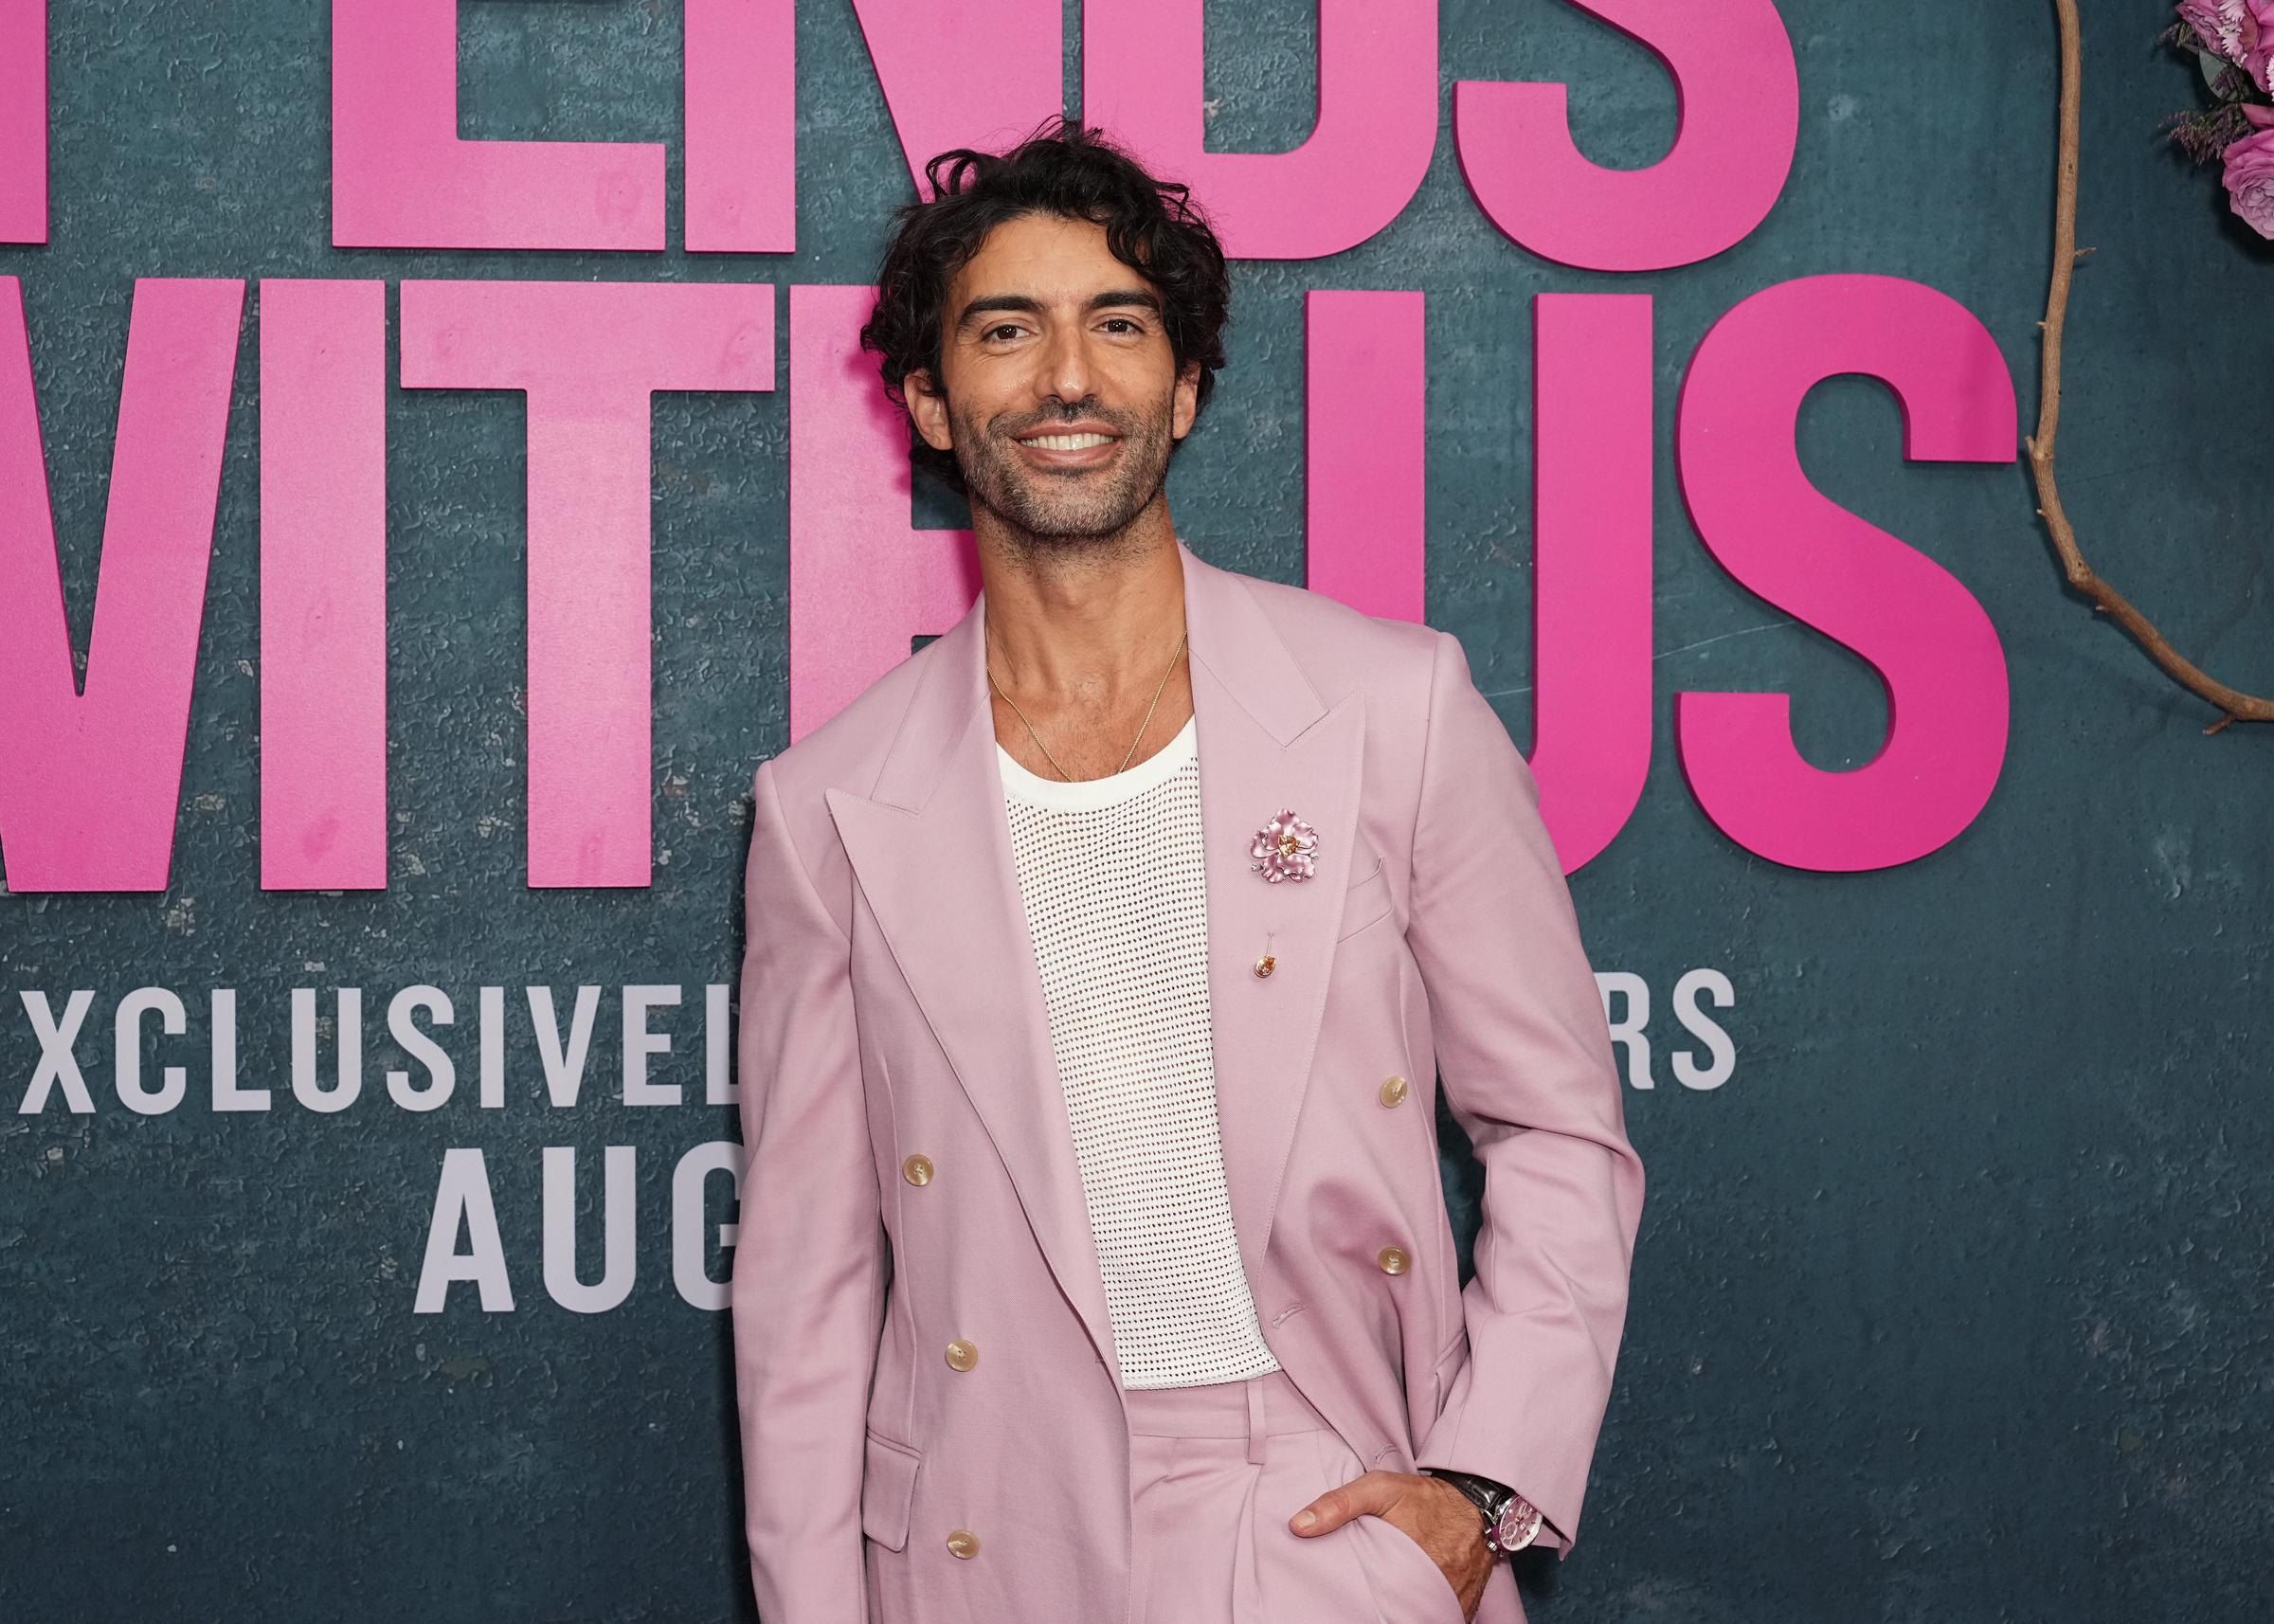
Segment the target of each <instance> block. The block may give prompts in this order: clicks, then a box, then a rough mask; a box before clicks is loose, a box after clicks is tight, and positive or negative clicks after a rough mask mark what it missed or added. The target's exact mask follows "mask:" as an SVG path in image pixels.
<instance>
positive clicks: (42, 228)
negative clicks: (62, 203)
mask: <svg viewBox="0 0 2274 1624" xmlns="http://www.w3.org/2000/svg"><path fill="white" fill-rule="evenodd" d="M46 241H47V0H0V243H45V242H46Z"/></svg>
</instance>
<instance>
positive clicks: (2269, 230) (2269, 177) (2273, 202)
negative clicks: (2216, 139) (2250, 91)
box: [2226, 130, 2274, 241]
mask: <svg viewBox="0 0 2274 1624" xmlns="http://www.w3.org/2000/svg"><path fill="white" fill-rule="evenodd" d="M2226 158H2227V195H2228V196H2229V197H2231V198H2232V199H2233V200H2234V211H2235V212H2236V213H2237V214H2239V215H2241V216H2242V217H2243V219H2244V220H2245V221H2246V222H2247V224H2248V225H2249V226H2250V228H2251V229H2252V230H2253V231H2256V232H2257V233H2258V234H2259V235H2260V236H2261V237H2265V238H2266V239H2268V240H2269V241H2274V130H2261V131H2259V132H2258V134H2257V135H2246V136H2244V137H2243V138H2242V139H2241V140H2239V141H2237V142H2235V143H2234V145H2233V146H2231V147H2229V148H2228V149H2227V152H2226Z"/></svg>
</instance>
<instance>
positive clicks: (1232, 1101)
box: [731, 542, 1643, 1624]
mask: <svg viewBox="0 0 2274 1624" xmlns="http://www.w3.org/2000/svg"><path fill="white" fill-rule="evenodd" d="M1178 553H1179V557H1180V560H1181V562H1182V569H1183V580H1184V619H1185V628H1186V633H1187V636H1188V638H1189V653H1190V667H1191V681H1192V697H1193V710H1194V713H1195V715H1196V717H1197V733H1198V740H1199V750H1200V804H1201V822H1202V829H1203V834H1202V840H1203V846H1204V852H1205V857H1204V867H1205V886H1206V897H1207V921H1208V944H1207V952H1208V978H1207V979H1208V997H1209V1017H1210V1021H1211V1035H1212V1039H1213V1045H1214V1059H1215V1069H1216V1088H1217V1115H1218V1126H1219V1130H1220V1133H1221V1139H1222V1146H1223V1162H1224V1176H1225V1182H1226V1185H1227V1188H1228V1193H1229V1196H1230V1200H1231V1206H1232V1214H1233V1221H1234V1227H1235V1229H1236V1233H1237V1238H1238V1248H1239V1255H1240V1261H1241V1263H1242V1265H1243V1267H1244V1269H1245V1271H1246V1274H1247V1279H1248V1284H1249V1287H1250V1290H1251V1291H1252V1293H1253V1295H1254V1302H1255V1308H1256V1312H1257V1317H1258V1320H1259V1322H1260V1325H1261V1326H1262V1330H1263V1335H1264V1339H1265V1341H1266V1343H1267V1344H1268V1345H1269V1346H1270V1347H1271V1349H1272V1353H1273V1354H1274V1356H1275V1357H1276V1358H1277V1359H1278V1361H1279V1363H1280V1365H1281V1367H1282V1368H1283V1369H1284V1370H1285V1371H1286V1372H1287V1374H1288V1376H1289V1377H1290V1379H1291V1380H1293V1381H1294V1382H1295V1383H1296V1385H1297V1386H1298V1387H1300V1388H1301V1390H1302V1391H1303V1393H1304V1395H1305V1396H1306V1397H1307V1398H1309V1399H1310V1401H1311V1402H1312V1403H1313V1404H1314V1405H1315V1406H1316V1407H1317V1408H1318V1410H1319V1411H1320V1412H1321V1413H1322V1414H1323V1415H1324V1416H1326V1417H1327V1419H1328V1420H1329V1421H1330V1422H1331V1423H1332V1425H1333V1427H1334V1429H1335V1431H1336V1432H1337V1433H1338V1434H1340V1435H1341V1436H1342V1437H1343V1439H1344V1440H1345V1442H1346V1443H1348V1444H1349V1445H1350V1446H1351V1448H1352V1449H1353V1450H1354V1451H1355V1452H1356V1453H1357V1454H1358V1456H1359V1457H1360V1458H1361V1459H1363V1460H1364V1461H1366V1462H1368V1463H1369V1464H1370V1465H1372V1466H1377V1467H1384V1468H1392V1469H1396V1470H1399V1471H1417V1470H1419V1468H1420V1467H1422V1466H1425V1465H1435V1466H1449V1467H1455V1468H1459V1469H1462V1470H1466V1471H1475V1472H1480V1473H1482V1474H1484V1475H1486V1476H1489V1477H1493V1478H1497V1479H1499V1480H1501V1481H1502V1482H1504V1483H1507V1484H1509V1485H1511V1486H1513V1487H1515V1488H1516V1489H1518V1490H1519V1491H1520V1492H1522V1493H1523V1494H1524V1495H1525V1496H1526V1497H1527V1498H1528V1499H1530V1500H1531V1501H1532V1502H1533V1503H1534V1504H1535V1505H1537V1506H1539V1507H1541V1509H1542V1510H1543V1512H1544V1514H1545V1516H1546V1519H1547V1522H1548V1524H1549V1525H1550V1527H1551V1530H1552V1531H1551V1532H1550V1533H1549V1534H1547V1535H1546V1536H1543V1537H1545V1538H1546V1539H1547V1540H1548V1542H1549V1543H1551V1544H1553V1545H1556V1546H1558V1547H1560V1549H1561V1551H1562V1552H1564V1553H1568V1551H1569V1549H1570V1541H1571V1540H1572V1539H1573V1538H1574V1537H1576V1536H1577V1534H1578V1532H1579V1508H1580V1501H1581V1497H1582V1494H1583V1492H1584V1489H1585V1487H1586V1482H1587V1475H1588V1464H1589V1460H1590V1457H1591V1456H1592V1455H1593V1453H1594V1451H1595V1443H1596V1437H1597V1432H1598V1429H1599V1427H1600V1424H1601V1421H1602V1418H1603V1412H1604V1406H1605V1404H1606V1402H1607V1400H1608V1398H1609V1395H1610V1392H1611V1385H1612V1371H1613V1364H1614V1361H1615V1356H1616V1353H1617V1349H1618V1344H1619V1338H1620V1334H1621V1331H1622V1329H1623V1326H1624V1323H1625V1315H1626V1306H1627V1283H1628V1271H1629V1264H1630V1260H1631V1258H1632V1255H1633V1245H1634V1238H1635V1233H1636V1229H1637V1225H1638V1223H1639V1221H1640V1217H1641V1208H1642V1196H1643V1170H1642V1164H1641V1162H1640V1160H1639V1159H1638V1158H1637V1156H1636V1155H1635V1153H1634V1150H1633V1146H1631V1145H1630V1144H1629V1143H1628V1139H1627V1136H1626V1132H1625V1125H1624V1115H1623V1108H1622V1102H1621V1098H1620V1085H1619V1080H1618V1074H1617V1072H1616V1070H1615V1065H1614V1061H1613V1058H1612V1048H1611V1038H1610V1031H1609V1028H1608V1025H1607V1023H1606V1020H1605V1017H1604V1013H1603V1006H1602V1002H1601V999H1600V997H1599V995H1598V993H1597V988H1596V983H1595V979H1594V975H1593V972H1592V970H1591V968H1590V965H1589V963H1588V960H1587V958H1586V955H1585V952H1584V949H1583V947H1582V945H1581V941H1580V935H1579V924H1578V921H1577V918H1576V916H1575V914H1574V911H1573V908H1572V903H1571V897H1570V893H1569V890H1568V888H1567V887H1566V884H1565V882H1564V878H1563V874H1562V870H1561V865H1560V864H1559V863H1558V861H1557V858H1556V853H1555V849H1554V847H1553V845H1552V844H1551V842H1550V839H1549V837H1548V834H1547V830H1546V827H1545V825H1544V824H1543V822H1542V821H1541V818H1540V814H1539V809H1538V803H1539V791H1538V787H1537V785H1536V783H1535V781H1534V779H1533V776H1532V773H1531V770H1530V768H1529V767H1528V766H1527V764H1526V763H1525V760H1524V757H1523V755H1522V754H1521V753H1520V752H1519V751H1518V750H1517V749H1516V748H1515V746H1514V744H1513V743H1512V742H1511V741H1510V739H1509V737H1508V734H1507V730H1506V729H1505V728H1504V727H1503V726H1502V724H1501V722H1500V720H1499V718H1498V716H1497V715H1495V713H1493V711H1492V709H1491V707H1490V706H1489V704H1488V703H1487V701H1486V700H1485V698H1484V696H1483V695H1480V694H1479V693H1478V692H1477V690H1476V687H1475V685H1474V683H1473V682H1472V680H1471V676H1470V671H1469V665H1468V661H1467V659H1466V657H1465V655H1464V652H1463V650H1462V647H1461V645H1460V643H1459V641H1457V640H1456V639H1454V638H1453V637H1452V636H1451V635H1449V634H1447V633H1443V632H1439V631H1435V630H1432V629H1430V628H1429V627H1426V626H1422V625H1417V624H1414V623H1406V622H1399V621H1391V620H1381V619H1376V618H1373V617H1369V616H1366V615H1363V614H1361V613H1359V612H1357V611H1356V610H1353V609H1351V608H1349V607H1347V606H1345V605H1344V604H1339V603H1337V602H1335V601H1334V600H1332V599H1329V598H1326V597H1325V596H1323V595H1320V594H1317V593H1313V592H1309V591H1307V590H1304V589H1302V588H1300V587H1294V586H1284V585H1280V584H1277V583H1274V582H1269V581H1264V580H1260V579H1256V578H1254V577H1251V576H1247V575H1243V574H1238V573H1236V572H1233V571H1230V570H1225V569H1221V568H1216V567H1214V566H1212V565H1209V564H1207V563H1206V562H1204V561H1203V560H1201V559H1200V558H1199V557H1197V556H1196V555H1194V554H1193V553H1192V552H1191V551H1190V550H1188V549H1187V548H1186V547H1185V546H1184V545H1183V544H1182V542H1180V543H1178ZM984 610H985V596H984V592H983V593H982V594H981V596H980V598H979V601H978V602H976V603H974V604H973V605H972V607H971V609H970V611H969V612H968V613H967V614H966V615H965V616H964V618H963V619H962V620H960V621H959V622H957V623H956V624H955V625H954V627H953V628H952V629H951V630H949V631H947V633H946V634H944V635H943V636H941V637H939V638H937V639H935V640H934V641H931V642H930V643H928V644H927V645H926V646H925V647H923V648H922V649H920V650H919V651H917V652H916V653H915V654H914V655H912V656H911V658H910V659H907V660H906V661H904V662H902V663H901V664H900V665H898V666H896V667H894V668H893V670H892V671H891V672H889V673H887V674H886V675H885V676H884V677H880V678H879V679H878V680H877V681H876V682H875V684H873V685H872V686H871V687H870V688H869V689H868V690H867V691H866V692H865V693H863V694H862V695H860V696H859V697H858V698H857V699H856V700H855V701H854V702H853V703H852V704H851V705H849V706H847V707H846V708H845V709H844V710H843V711H842V712H840V713H839V714H837V715H836V716H834V717H833V718H831V719H830V720H829V721H828V722H826V723H825V724H823V725H822V726H821V727H820V728H817V729H816V730H815V731H813V732H812V733H810V734H808V735H807V736H806V737H804V738H803V739H802V740H800V741H799V742H798V743H797V744H795V745H794V746H792V747H791V748H790V749H786V750H785V751H783V752H782V753H781V754H779V755H777V756H774V757H773V758H771V759H770V760H767V762H765V763H764V764H763V765H761V766H760V767H758V769H757V772H756V778H755V785H754V790H755V813H754V818H753V828H752V834H751V840H750V850H749V862H748V874H747V879H748V884H747V893H746V896H747V902H746V906H747V911H748V946H747V949H746V954H745V958H744V961H743V965H742V970H741V986H740V1011H741V1013H740V1025H739V1029H738V1033H737V1037H736V1044H737V1059H738V1065H739V1075H740V1079H741V1107H740V1110H741V1119H742V1131H743V1144H744V1147H745V1153H746V1157H747V1161H746V1166H745V1174H744V1179H743V1183H742V1195H741V1212H740V1218H739V1223H738V1230H737V1238H736V1246H735V1256H734V1264H733V1283H732V1290H731V1303H732V1324H733V1334H734V1363H735V1391H736V1399H737V1406H738V1409H739V1414H740V1430H741V1442H742V1470H743V1474H744V1489H745V1509H746V1513H747V1529H746V1531H747V1534H748V1538H749V1557H750V1572H751V1579H752V1582H753V1585H754V1589H755V1593H756V1599H757V1604H758V1610H759V1613H760V1615H761V1616H762V1617H763V1618H764V1619H765V1620H766V1624H1122V1621H1123V1620H1124V1619H1125V1618H1126V1617H1127V1615H1128V1581H1129V1573H1130V1566H1131V1517H1130V1484H1129V1471H1128V1469H1129V1441H1128V1430H1127V1422H1126V1416H1125V1413H1124V1410H1123V1406H1122V1389H1121V1384H1120V1379H1119V1375H1118V1370H1117V1366H1116V1363H1115V1360H1114V1350H1113V1340H1112V1332H1111V1327H1110V1324H1109V1321H1108V1319H1107V1311H1106V1299H1105V1291H1104V1286H1103V1283H1102V1278H1101V1276H1100V1273H1099V1270H1098V1263H1097V1257H1096V1254H1095V1251H1094V1250H1093V1246H1092V1237H1091V1232H1090V1227H1089V1219H1088V1210H1087V1207H1086V1205H1085V1202H1084V1198H1083V1193H1082V1185H1081V1178H1080V1173H1079V1170H1078V1167H1077V1165H1076V1163H1075V1158H1074V1141H1073V1136H1072V1131H1071V1129H1070V1127H1069V1124H1068V1118H1067V1112H1066V1106H1065V1099H1064V1095H1063V1092H1061V1089H1060V1085H1059V1082H1058V1076H1057V1071H1056V1063H1055V1061H1054V1059H1053V1056H1052V1049H1051V1039H1050V1026H1049V1017H1048V1014H1047V1011H1046V1008H1045V1004H1044V1001H1043V994H1042V988H1041V983H1040V978H1039V974H1038V970H1037V967H1036V963H1035V959H1034V955H1033V950H1032V947H1031V944H1030V941H1029V938H1028V934H1027V929H1026V923H1025V915H1024V912H1023V910H1022V906H1021V902H1020V891H1019V884H1018V876H1017V871H1016V869H1015V867H1014V862H1013V857H1012V850H1011V844H1010V831H1009V824H1008V820H1007V818H1006V817H1005V813H1004V807H1003V798H1002V779H1001V776H1000V769H999V767H998V764H997V757H996V744H995V731H994V726H993V721H992V713H991V710H990V705H989V700H988V689H987V681H986V673H985V666H984V640H983V637H982V617H983V615H984ZM1283 808H1291V809H1292V810H1294V811H1295V812H1296V813H1298V814H1299V815H1301V816H1302V817H1304V818H1306V819H1308V821H1310V822H1311V823H1312V824H1313V825H1314V826H1315V827H1316V829H1317V830H1318V845H1317V850H1316V858H1317V866H1316V869H1315V872H1314V873H1313V874H1312V875H1311V876H1310V877H1309V878H1308V879H1304V880H1285V881H1282V882H1280V883H1277V884H1272V883H1268V882H1267V881H1266V880H1265V878H1264V877H1263V876H1262V875H1259V874H1256V873H1254V872H1253V871H1252V870H1251V869H1250V866H1249V863H1250V857H1249V847H1250V843H1251V841H1252V840H1253V839H1254V834H1255V831H1256V830H1257V829H1258V828H1259V827H1260V826H1261V825H1262V824H1263V823H1264V822H1265V821H1267V820H1268V819H1270V818H1271V817H1272V814H1274V813H1275V812H1278V811H1280V810H1281V809H1283ZM1267 951H1268V952H1269V953H1270V954H1271V955H1272V960H1273V968H1272V973H1271V974H1270V975H1268V976H1258V975H1257V974H1256V973H1255V964H1256V961H1257V959H1258V958H1259V957H1260V956H1262V955H1263V954H1264V953H1266V952H1267ZM1440 1078H1441V1079H1442V1088H1443V1090H1444V1092H1445V1095H1446V1097H1447V1099H1448V1101H1449V1103H1450V1105H1451V1108H1452V1113H1453V1118H1454V1119H1455V1120H1456V1121H1457V1122H1458V1123H1459V1124H1460V1125H1461V1127H1462V1128H1463V1129H1464V1130H1465V1131H1466V1132H1467V1133H1468V1135H1469V1138H1470V1140H1471V1143H1472V1145H1473V1146H1474V1150H1475V1154H1476V1156H1477V1157H1478V1159H1479V1160H1480V1161H1481V1162H1482V1164H1483V1165H1484V1169H1485V1189H1484V1198H1483V1214H1482V1226H1481V1229H1480V1231H1479V1233H1478V1235H1477V1237H1476V1243H1475V1248H1474V1265H1475V1272H1474V1275H1473V1277H1472V1278H1471V1280H1470V1281H1469V1282H1468V1284H1467V1286H1466V1287H1465V1288H1464V1287H1463V1286H1462V1284H1461V1282H1460V1280H1459V1275H1458V1272H1457V1264H1456V1260H1455V1255H1454V1249H1453V1235H1452V1229H1451V1225H1450V1223H1449V1221H1448V1218H1447V1213H1446V1206H1445V1200H1444V1192H1443V1187H1442V1184H1441V1182H1440V1175H1439V1164H1438V1159H1437V1137H1436V1124H1435V1097H1436V1092H1437V1090H1438V1087H1439V1086H1440ZM1393 1079H1402V1081H1401V1082H1400V1081H1394V1080H1393ZM1391 1248H1395V1249H1397V1252H1396V1253H1391V1252H1389V1251H1388V1249H1391ZM1400 1253H1401V1254H1403V1258H1402V1259H1401V1258H1399V1256H1398V1255H1397V1254H1400ZM1408 1260H1410V1261H1408ZM950 1344H959V1345H957V1346H956V1347H955V1348H954V1349H953V1350H952V1352H951V1351H950ZM1296 1509H1298V1508H1297V1507H1292V1506H1290V1507H1286V1508H1285V1514H1286V1515H1289V1516H1291V1515H1292V1514H1293V1513H1294V1512H1295V1510H1296ZM958 1530H963V1531H965V1532H966V1533H967V1534H969V1535H971V1536H975V1538H976V1548H975V1549H974V1548H972V1545H973V1542H972V1541H970V1540H958V1541H957V1542H956V1544H957V1546H958V1547H959V1549H956V1550H951V1549H950V1544H949V1536H950V1535H951V1534H954V1533H956V1531H958ZM1321 1537H1322V1538H1326V1539H1332V1538H1334V1537H1336V1536H1335V1535H1333V1534H1328V1535H1325V1536H1321ZM959 1551H960V1552H962V1553H964V1554H959ZM1523 1616H1524V1613H1523V1608H1522V1604H1521V1603H1520V1601H1519V1599H1518V1597H1517V1594H1516V1590H1515V1586H1514V1583H1513V1580H1512V1579H1511V1578H1510V1575H1509V1572H1508V1568H1507V1563H1505V1562H1504V1563H1501V1564H1500V1565H1499V1568H1498V1570H1497V1571H1496V1572H1495V1573H1494V1574H1493V1576H1492V1579H1491V1580H1490V1582H1489V1586H1488V1588H1487V1591H1486V1593H1485V1597H1484V1599H1483V1601H1482V1602H1481V1603H1480V1606H1479V1610H1478V1613H1477V1615H1476V1617H1477V1619H1478V1620H1480V1621H1481V1624H1520V1621H1521V1620H1522V1618H1523ZM1290 1624H1308V1621H1293V1620H1290Z"/></svg>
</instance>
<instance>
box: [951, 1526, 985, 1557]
mask: <svg viewBox="0 0 2274 1624" xmlns="http://www.w3.org/2000/svg"><path fill="white" fill-rule="evenodd" d="M947 1549H948V1550H949V1551H950V1552H951V1553H953V1554H954V1555H956V1556H959V1557H975V1556H977V1555H979V1536H978V1535H977V1534H974V1533H973V1532H972V1531H971V1530H970V1529H968V1528H958V1529H956V1531H955V1532H954V1533H952V1534H949V1535H948V1536H947Z"/></svg>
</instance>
